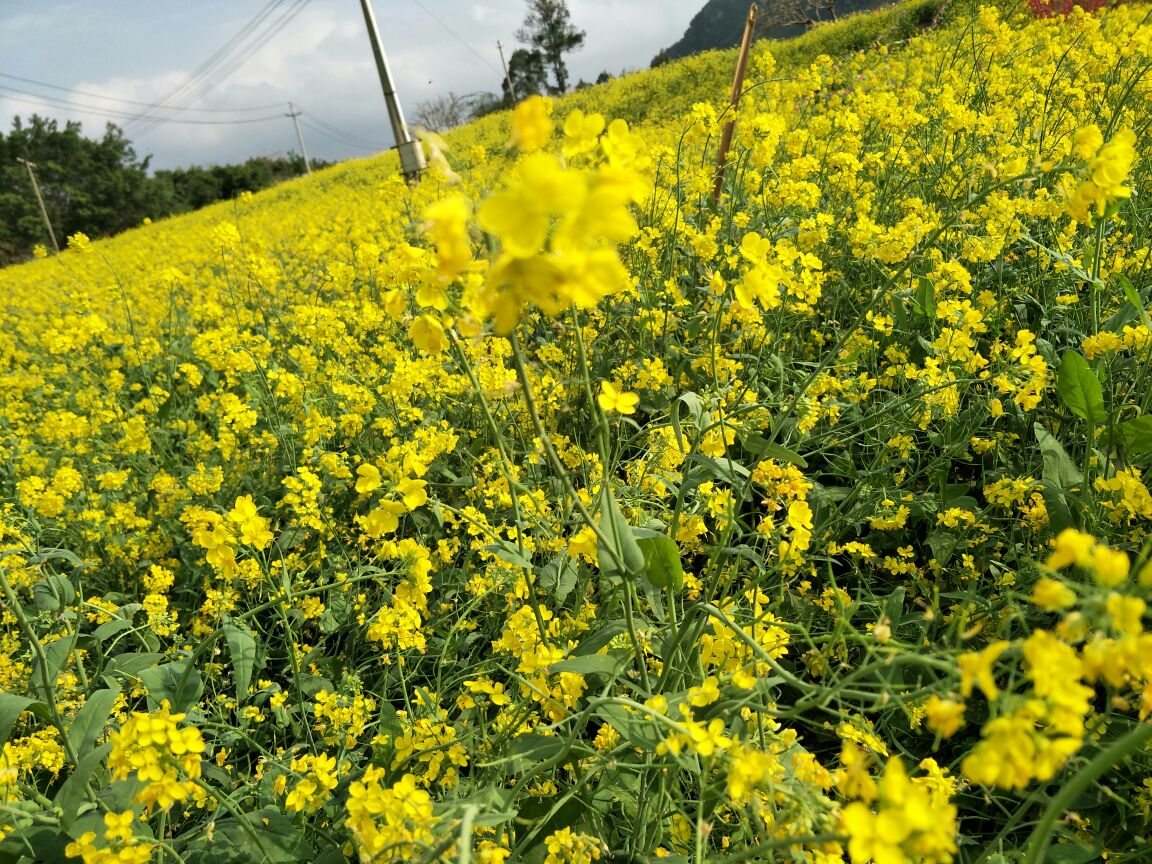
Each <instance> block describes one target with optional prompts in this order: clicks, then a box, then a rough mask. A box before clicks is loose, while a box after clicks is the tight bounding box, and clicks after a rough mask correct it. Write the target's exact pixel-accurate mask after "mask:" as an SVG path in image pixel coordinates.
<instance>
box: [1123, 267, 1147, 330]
mask: <svg viewBox="0 0 1152 864" xmlns="http://www.w3.org/2000/svg"><path fill="white" fill-rule="evenodd" d="M1116 281H1117V282H1119V283H1120V288H1121V289H1122V290H1123V291H1124V296H1125V297H1127V298H1128V302H1129V303H1131V304H1132V306H1133V308H1135V309H1136V311H1137V312H1139V313H1140V320H1141V321H1143V322H1144V326H1145V327H1147V328H1148V329H1149V330H1152V317H1149V315H1148V310H1147V309H1146V308H1145V307H1144V303H1143V302H1142V301H1141V300H1140V295H1139V293H1137V291H1136V288H1135V287H1134V286H1133V285H1132V282H1131V281H1130V280H1129V279H1128V277H1127V276H1125V275H1124V274H1123V273H1117V274H1116Z"/></svg>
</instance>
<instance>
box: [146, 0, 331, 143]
mask: <svg viewBox="0 0 1152 864" xmlns="http://www.w3.org/2000/svg"><path fill="white" fill-rule="evenodd" d="M310 2H311V0H295V2H294V3H293V4H292V5H291V6H290V7H289V8H288V9H286V10H283V11H282V14H281V15H280V17H279V19H276V20H273V21H272V23H271V24H270V25H269V26H268V27H266V28H265V29H264V30H263V31H262V32H260V33H258V34H256V35H254V36H253V37H252V39H251V40H250V42H249V44H248V45H246V46H245V47H244V50H243V51H239V50H234V51H232V52H230V53H231V56H228V57H225V59H224V60H223V61H222V62H220V63H218V64H216V66H215V68H213V69H212V70H210V72H209V73H208V74H207V75H205V76H202V77H201V82H202V83H201V84H198V85H195V86H197V87H198V88H199V92H198V93H197V94H196V97H194V98H198V97H201V96H203V95H205V94H206V93H207V92H209V91H210V90H211V89H212V88H213V87H215V86H216V85H217V84H219V83H220V82H221V81H223V80H224V79H225V78H227V77H228V76H229V75H231V74H232V73H233V72H235V71H236V70H237V69H239V68H240V67H241V66H242V65H243V64H244V63H246V62H247V61H248V60H249V59H251V58H252V57H253V56H255V55H256V54H258V53H259V52H260V51H261V50H262V49H263V48H264V47H265V46H266V45H267V44H268V43H269V42H271V40H272V39H273V37H275V36H276V35H277V34H278V33H279V32H280V31H281V30H283V29H284V28H285V27H287V26H288V25H289V24H290V23H291V22H292V21H293V20H295V18H296V17H297V16H298V15H299V14H300V13H301V12H303V11H304V9H305V8H307V6H308V4H309V3H310ZM276 5H277V6H279V5H280V4H279V2H277V4H276ZM181 110H183V106H173V109H172V111H173V113H176V114H178V113H180V111H181ZM155 125H157V124H154V123H153V124H151V125H149V124H148V123H145V124H143V125H142V127H141V128H138V129H137V130H136V134H137V135H141V134H144V133H145V132H147V131H150V130H151V129H152V128H154V127H155Z"/></svg>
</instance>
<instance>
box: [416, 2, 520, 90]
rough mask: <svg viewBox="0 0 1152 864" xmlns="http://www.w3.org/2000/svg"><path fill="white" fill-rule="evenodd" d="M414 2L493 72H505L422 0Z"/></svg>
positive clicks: (499, 73)
mask: <svg viewBox="0 0 1152 864" xmlns="http://www.w3.org/2000/svg"><path fill="white" fill-rule="evenodd" d="M412 2H413V3H415V4H416V5H417V6H419V7H420V8H421V9H423V10H424V12H425V13H426V14H427V15H428V17H429V18H431V19H432V20H433V21H435V22H436V23H437V24H439V25H440V26H441V27H443V28H444V30H446V31H447V32H448V35H450V36H451V37H452V38H453V39H455V40H456V41H457V42H459V43H460V44H461V45H463V46H464V47H465V48H467V49H468V50H469V51H471V52H472V53H473V54H475V55H476V57H477V58H478V59H479V60H480V62H481V63H483V64H484V65H485V66H487V67H488V68H489V69H491V70H492V71H493V72H495V73H496V74H498V75H503V74H504V73H502V72H501V71H500V70H499V69H498V68H497V67H496V66H495V65H493V63H492V62H491V61H490V60H489V59H488V58H487V57H485V56H484V55H483V54H481V53H480V52H479V51H477V50H476V49H475V48H473V47H472V45H471V44H469V42H468V41H467V40H466V39H465V38H464V37H463V36H461V35H460V34H458V33H457V32H456V31H455V30H453V29H452V28H451V27H449V26H448V25H447V24H445V23H444V22H443V20H441V18H440V16H439V15H437V14H436V13H435V12H433V11H432V10H431V9H429V8H428V7H427V6H425V5H424V4H423V3H421V2H420V0H412Z"/></svg>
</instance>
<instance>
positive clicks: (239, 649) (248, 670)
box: [221, 621, 256, 705]
mask: <svg viewBox="0 0 1152 864" xmlns="http://www.w3.org/2000/svg"><path fill="white" fill-rule="evenodd" d="M221 629H222V630H223V631H224V641H226V642H227V643H228V653H229V654H231V655H232V678H233V679H234V680H235V682H236V704H237V705H241V704H243V702H244V699H245V698H246V697H247V696H248V686H249V685H250V684H251V683H252V670H253V669H254V668H255V666H256V639H255V637H253V635H252V634H251V633H249V632H248V630H246V629H245V628H243V627H241V626H240V625H239V624H237V623H236V622H234V621H225V622H224V626H223V627H222V628H221Z"/></svg>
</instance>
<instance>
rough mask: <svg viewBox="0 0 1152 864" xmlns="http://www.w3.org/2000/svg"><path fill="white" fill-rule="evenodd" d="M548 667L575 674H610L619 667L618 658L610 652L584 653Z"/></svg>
mask: <svg viewBox="0 0 1152 864" xmlns="http://www.w3.org/2000/svg"><path fill="white" fill-rule="evenodd" d="M548 668H549V669H550V670H551V671H553V672H573V673H575V674H577V675H612V674H614V673H615V672H616V670H617V669H619V668H620V660H619V659H618V658H616V657H613V656H612V655H611V654H585V655H583V656H579V657H568V658H567V659H565V660H560V661H558V662H556V663H553V664H552V665H551V666H549V667H548Z"/></svg>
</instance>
